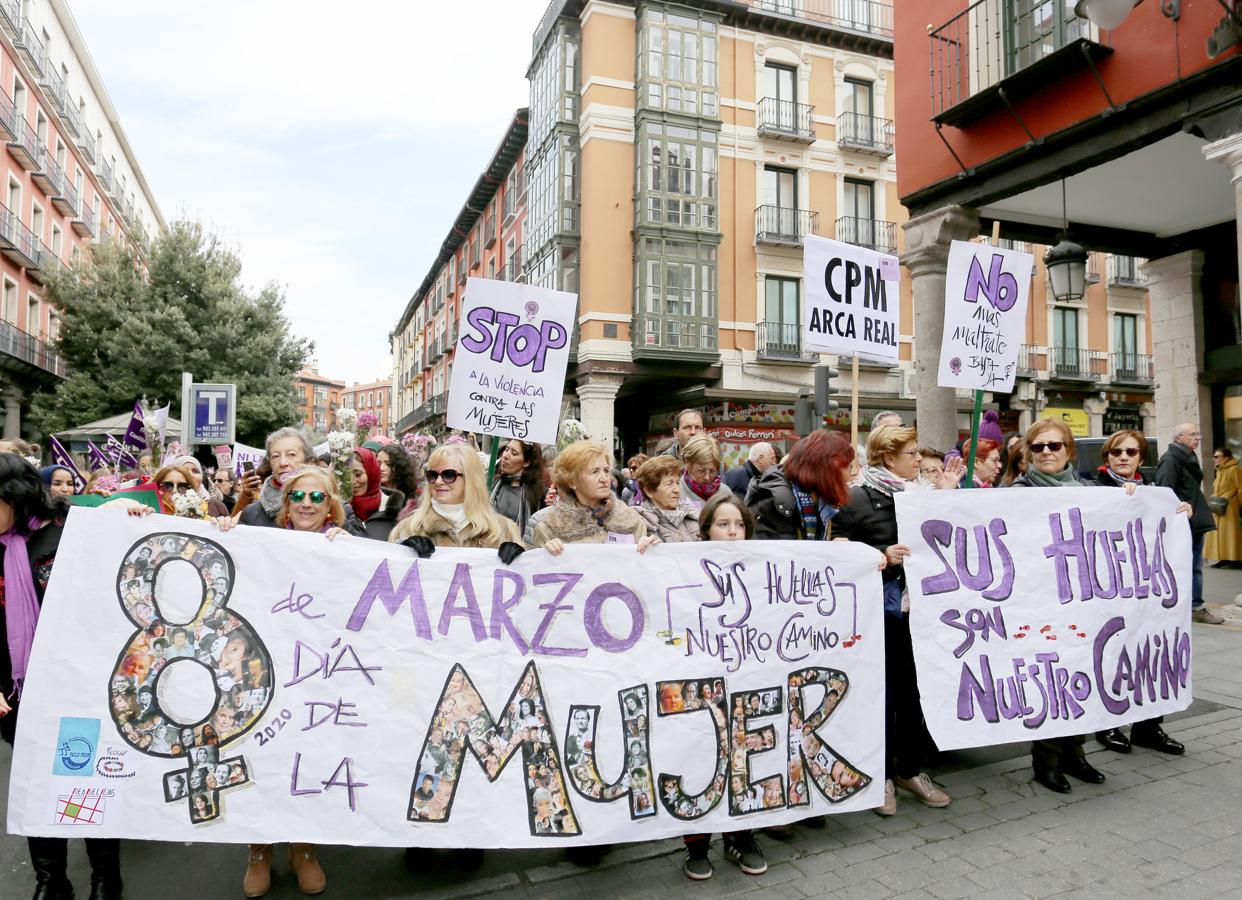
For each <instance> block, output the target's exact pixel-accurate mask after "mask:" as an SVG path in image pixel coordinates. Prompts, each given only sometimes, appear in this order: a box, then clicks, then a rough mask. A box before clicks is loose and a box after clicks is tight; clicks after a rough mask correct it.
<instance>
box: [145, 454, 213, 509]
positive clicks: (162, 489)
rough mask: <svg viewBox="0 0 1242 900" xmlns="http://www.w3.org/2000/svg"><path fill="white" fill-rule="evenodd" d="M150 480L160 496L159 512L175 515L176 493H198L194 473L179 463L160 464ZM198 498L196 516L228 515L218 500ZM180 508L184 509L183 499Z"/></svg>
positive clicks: (183, 494)
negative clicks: (197, 513)
mask: <svg viewBox="0 0 1242 900" xmlns="http://www.w3.org/2000/svg"><path fill="white" fill-rule="evenodd" d="M151 480H152V481H153V482H154V483H155V489H156V493H157V494H158V495H159V498H160V512H162V513H164V514H165V515H169V516H175V515H177V514H178V513H177V497H178V495H181V496H188V495H190V494H195V495H197V493H198V492H197V491H196V490H195V488H194V473H193V472H192V471H191V470H190V468H189V467H187V466H184V465H181V464H179V463H172V464H169V465H166V466H161V467H160V470H159V471H158V472H156V473H155V475H154V476H152V479H151ZM199 499H200V501H201V502H200V504H199V510H200V511H201V513H202V515H201V516H198V518H206V517H211V518H213V519H217V518H221V517H223V518H227V517H228V514H229V511H228V510H227V509H225V508H224V504H223V503H221V502H220V501H218V500H214V501H208V500H206V499H205V498H202V497H200V498H199ZM213 504H214V506H213ZM147 508H149V507H147ZM182 509H183V510H184V509H185V506H184V501H183V505H182ZM181 514H182V515H188V513H186V512H182V513H181Z"/></svg>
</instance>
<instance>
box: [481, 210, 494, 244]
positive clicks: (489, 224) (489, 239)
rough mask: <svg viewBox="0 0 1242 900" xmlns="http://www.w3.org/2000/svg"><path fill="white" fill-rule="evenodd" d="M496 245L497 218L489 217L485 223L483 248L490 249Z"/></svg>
mask: <svg viewBox="0 0 1242 900" xmlns="http://www.w3.org/2000/svg"><path fill="white" fill-rule="evenodd" d="M494 243H496V217H495V216H488V217H487V221H486V222H484V223H483V246H484V247H490V246H491V245H492V244H494Z"/></svg>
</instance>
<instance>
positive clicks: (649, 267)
mask: <svg viewBox="0 0 1242 900" xmlns="http://www.w3.org/2000/svg"><path fill="white" fill-rule="evenodd" d="M638 267H639V272H638V277H637V278H636V279H635V281H636V283H637V290H638V292H639V296H638V300H639V302H638V304H637V309H636V312H637V314H638V315H637V316H636V318H641V320H642V322H643V326H642V329H641V331H640V330H638V329H636V332H635V340H636V341H637V342H638V343H639V346H641V347H649V348H660V347H663V348H666V349H670V350H678V349H681V350H709V351H710V350H715V349H716V345H717V342H716V338H717V329H718V322H717V318H716V316H717V312H716V248H715V246H713V245H710V244H698V243H691V242H682V241H664V240H657V239H654V238H645V239H644V240H643V241H642V244H641V251H640V256H639V260H638Z"/></svg>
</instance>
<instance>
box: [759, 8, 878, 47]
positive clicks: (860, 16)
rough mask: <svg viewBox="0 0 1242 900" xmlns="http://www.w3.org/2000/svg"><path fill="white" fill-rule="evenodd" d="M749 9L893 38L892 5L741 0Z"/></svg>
mask: <svg viewBox="0 0 1242 900" xmlns="http://www.w3.org/2000/svg"><path fill="white" fill-rule="evenodd" d="M742 2H744V3H746V4H747V5H748V6H750V7H751V8H752V9H755V10H759V11H761V12H766V13H774V14H776V15H781V16H789V17H790V18H792V19H806V20H807V21H810V22H818V23H820V24H823V25H831V26H833V27H834V28H847V29H849V30H850V31H861V32H864V33H866V34H871V35H875V36H877V37H884V38H891V37H892V36H893V4H892V3H889V2H887V0H885V2H880V0H742Z"/></svg>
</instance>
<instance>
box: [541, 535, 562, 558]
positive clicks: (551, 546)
mask: <svg viewBox="0 0 1242 900" xmlns="http://www.w3.org/2000/svg"><path fill="white" fill-rule="evenodd" d="M543 549H544V550H547V551H548V552H549V553H551V554H552V555H553V556H560V555H561V554H562V553H564V552H565V542H564V541H562V540H561V539H560V538H552V540H550V541H548V542H547V543H546V544H544V545H543Z"/></svg>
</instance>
